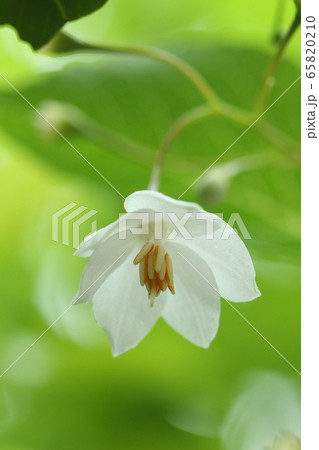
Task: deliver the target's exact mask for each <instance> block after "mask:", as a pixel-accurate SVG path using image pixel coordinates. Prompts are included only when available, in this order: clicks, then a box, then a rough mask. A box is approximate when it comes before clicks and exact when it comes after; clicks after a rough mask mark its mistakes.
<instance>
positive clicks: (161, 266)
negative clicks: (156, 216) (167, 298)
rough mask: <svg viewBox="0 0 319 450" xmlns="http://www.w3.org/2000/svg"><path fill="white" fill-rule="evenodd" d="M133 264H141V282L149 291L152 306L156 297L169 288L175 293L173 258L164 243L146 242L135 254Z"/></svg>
mask: <svg viewBox="0 0 319 450" xmlns="http://www.w3.org/2000/svg"><path fill="white" fill-rule="evenodd" d="M133 264H135V265H137V264H139V270H140V283H141V286H145V287H146V289H147V291H148V297H149V299H150V301H151V306H153V305H154V300H155V297H157V296H158V295H159V294H160V293H161V292H162V291H166V289H167V288H168V289H169V290H170V291H171V293H172V294H175V289H174V281H173V266H172V260H171V258H170V256H169V254H168V253H165V250H164V248H163V247H162V245H160V244H159V245H155V244H153V243H152V242H149V241H148V242H146V243H145V244H144V245H143V247H142V248H141V250H140V251H139V252H138V254H137V255H136V256H135V258H134V261H133Z"/></svg>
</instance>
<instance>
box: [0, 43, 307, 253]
mask: <svg viewBox="0 0 319 450" xmlns="http://www.w3.org/2000/svg"><path fill="white" fill-rule="evenodd" d="M172 52H173V53H176V54H179V55H181V56H182V57H183V58H184V59H185V60H187V61H188V62H190V63H191V64H192V65H194V67H196V68H197V69H198V70H199V71H200V72H201V73H202V74H203V75H204V76H205V78H206V79H207V80H208V81H209V82H210V84H211V85H212V86H213V87H214V89H215V90H216V91H217V93H218V94H219V95H220V96H221V98H223V99H224V100H226V101H228V102H230V103H232V104H234V105H236V106H239V107H242V108H245V109H247V110H249V109H251V108H252V105H253V103H254V99H255V97H256V94H257V92H258V89H259V86H260V80H261V79H262V75H263V71H264V69H265V67H266V66H267V63H268V56H267V55H266V54H264V53H262V52H257V51H255V50H252V49H249V48H233V47H219V46H211V45H203V44H202V45H201V46H197V45H190V44H189V43H184V44H183V45H179V46H178V47H174V48H172ZM93 58H94V59H93ZM225 74H227V77H226V76H225ZM298 75H299V70H298V68H296V67H294V66H293V65H292V64H290V63H287V62H285V61H283V62H282V63H281V64H280V67H279V69H278V74H277V79H276V84H275V86H274V89H273V92H272V94H271V98H270V99H269V104H270V103H271V102H273V101H274V100H276V98H278V97H279V96H280V95H281V94H282V92H283V91H284V90H285V89H287V87H288V86H289V85H290V84H291V83H292V82H293V81H294V80H295V79H296V78H297V77H298ZM23 95H25V97H26V98H27V99H28V100H29V101H30V102H31V103H32V104H33V105H35V107H37V108H41V107H42V105H43V101H46V100H48V99H52V100H54V101H56V102H59V103H61V104H64V103H67V104H71V105H73V106H75V107H76V108H78V109H79V110H80V111H81V112H83V113H84V114H85V115H86V117H88V118H89V119H90V121H94V123H95V124H96V125H97V127H100V128H99V129H100V130H104V131H106V134H107V135H108V136H111V138H112V139H109V138H108V139H106V138H105V139H104V142H103V139H102V138H101V136H102V134H103V132H102V131H101V133H94V132H92V133H91V132H90V133H87V134H86V133H83V131H84V127H79V128H81V130H82V131H81V132H79V130H74V129H68V128H64V125H63V120H62V122H61V121H60V124H58V123H57V122H56V125H57V127H58V129H59V130H60V131H61V132H62V134H64V135H65V136H66V138H67V139H68V140H69V141H70V142H71V143H72V145H74V147H75V148H76V149H77V150H78V151H79V152H80V153H81V154H82V155H83V156H84V157H85V158H86V159H87V160H88V161H90V163H91V164H92V165H93V166H94V167H96V169H97V170H98V171H99V172H100V173H102V174H103V176H104V177H105V178H107V179H108V180H109V181H110V182H111V183H112V184H113V186H115V187H116V188H117V189H118V190H119V192H121V194H122V195H123V196H127V195H129V194H130V193H131V192H133V191H135V190H139V189H145V188H146V187H147V184H148V180H149V176H150V172H151V168H152V162H153V161H154V159H155V154H156V151H157V148H158V146H159V144H160V142H161V141H162V139H163V136H164V135H165V133H166V132H167V131H168V129H169V128H170V127H171V125H172V124H173V123H174V121H175V120H177V118H178V117H180V115H181V114H183V113H184V112H185V111H187V110H189V109H191V108H194V107H196V106H198V105H200V104H202V103H203V99H202V98H201V96H200V95H199V94H198V92H197V91H196V89H194V87H193V86H192V85H191V84H190V83H189V81H188V80H186V79H185V78H184V77H183V76H182V75H181V74H180V73H178V72H176V71H175V70H174V69H172V68H171V67H167V66H165V65H163V64H161V63H159V62H154V61H150V60H146V59H145V58H139V57H132V56H131V57H125V56H112V57H109V56H106V55H101V57H100V58H97V56H96V55H95V56H94V57H92V58H89V59H87V61H86V62H84V63H72V64H70V65H68V66H66V67H64V69H63V70H60V71H56V72H54V73H50V74H49V75H47V76H45V77H43V79H42V80H40V81H38V82H37V83H36V84H34V85H32V86H29V87H28V88H26V89H24V90H23ZM42 112H43V114H44V116H47V113H46V112H44V111H43V110H42ZM299 115H300V112H299V86H298V85H297V84H296V85H295V86H294V87H293V88H292V89H291V90H290V91H289V92H287V94H286V95H285V96H284V97H283V98H282V99H280V100H279V101H278V102H277V103H276V104H275V105H274V106H273V107H272V108H271V109H270V110H269V111H268V112H267V114H266V118H267V120H268V121H269V122H271V123H272V124H273V125H274V126H277V127H278V128H279V129H280V130H281V131H282V132H284V133H285V134H287V135H288V136H290V137H292V138H293V139H295V140H296V141H298V139H299V132H300V130H299ZM41 121H42V122H43V120H42V119H40V118H39V117H38V116H37V115H36V113H35V112H34V111H33V110H32V109H31V108H30V106H29V105H27V104H26V103H25V102H24V101H23V100H21V98H19V97H18V96H17V94H16V93H15V92H12V93H10V94H8V93H7V94H2V95H1V96H0V123H1V124H2V126H3V127H4V129H6V131H7V132H8V133H10V134H11V135H12V136H14V137H15V138H16V139H18V140H19V141H20V142H22V143H23V145H24V146H26V147H27V148H30V150H31V151H33V152H34V153H36V154H37V155H38V156H39V157H40V158H42V159H43V160H44V161H46V162H47V163H48V164H49V165H51V166H53V167H55V168H56V169H58V170H61V171H63V172H65V173H69V174H73V175H75V176H77V177H79V176H82V177H83V178H84V179H88V180H92V181H93V180H94V182H96V183H99V185H100V186H101V187H102V189H104V190H105V189H106V190H108V191H109V192H110V193H112V189H111V188H110V186H108V185H107V184H106V183H105V180H104V179H103V178H101V177H100V176H99V175H98V174H97V173H96V172H95V171H94V170H93V169H92V167H91V166H90V165H89V164H87V162H86V161H85V160H83V159H82V158H81V157H80V156H79V154H77V153H76V151H75V150H74V149H73V148H72V147H71V146H70V145H68V144H67V143H66V142H65V141H64V140H63V139H62V138H61V136H58V135H57V134H56V133H52V132H51V133H50V138H49V139H48V138H47V139H46V136H45V135H44V134H43V133H40V132H39V129H38V128H37V127H36V126H35V124H36V123H39V122H41ZM245 128H247V127H244V126H241V125H238V124H236V123H233V122H231V121H230V120H226V119H224V118H222V117H209V118H207V119H205V120H202V121H199V122H197V123H195V124H193V125H191V126H190V127H189V128H187V129H186V130H184V131H183V132H182V133H181V135H180V136H179V137H178V139H176V141H175V142H174V143H173V146H172V148H171V149H170V151H169V153H168V155H167V159H166V162H165V165H164V174H163V179H162V183H161V186H160V188H161V190H162V191H163V192H164V193H166V194H168V195H171V196H173V197H178V196H179V195H181V193H182V192H183V191H185V189H187V188H188V187H189V186H190V184H191V183H192V182H193V181H194V180H195V179H196V178H197V177H199V176H200V175H201V174H202V173H203V172H204V170H206V168H207V167H209V166H210V165H211V164H212V163H213V162H214V161H215V160H216V159H217V158H218V157H219V156H220V155H221V154H222V153H223V152H224V151H225V150H226V149H227V148H228V147H229V146H230V145H231V144H232V143H233V142H234V141H235V140H236V139H237V138H238V137H239V136H240V135H241V134H242V133H243V131H244V129H245ZM51 131H52V130H51ZM114 133H115V138H116V139H114ZM119 137H121V138H122V139H124V140H125V142H124V144H125V145H122V143H121V140H120V139H119ZM134 145H136V147H134ZM259 154H260V155H265V154H266V155H268V154H274V155H279V157H280V155H281V154H280V153H279V152H278V149H276V148H275V147H273V146H272V145H271V144H269V142H267V141H266V140H265V139H264V138H263V137H261V136H260V135H259V134H258V132H257V130H256V128H255V127H252V128H251V129H250V130H249V131H248V132H247V133H246V134H245V135H244V136H243V137H242V138H241V139H240V140H239V141H238V142H236V144H235V145H234V146H233V147H232V148H231V149H230V150H229V151H227V152H226V153H225V155H223V157H222V158H221V160H220V161H218V164H216V166H215V167H217V166H218V165H220V164H224V163H226V162H227V161H232V162H234V161H236V160H237V159H239V158H241V157H244V156H248V155H256V156H257V157H258V155H259ZM288 186H289V189H288V188H287V187H288ZM198 193H199V183H197V184H196V185H195V186H194V188H192V189H191V190H190V191H188V192H187V193H186V194H185V196H184V199H185V200H191V201H197V202H200V203H201V201H200V199H199V197H198ZM114 196H115V197H116V198H118V194H117V193H116V192H114ZM298 198H299V167H298V165H296V164H295V165H291V162H290V160H289V158H286V157H285V156H283V157H282V160H281V162H280V163H279V164H278V163H277V162H276V160H275V162H274V163H273V164H272V165H270V166H269V165H266V166H265V167H259V168H258V169H257V170H251V171H246V172H244V173H242V174H240V175H238V176H236V177H234V178H232V179H231V180H230V191H229V195H228V196H226V197H225V199H223V200H222V202H220V203H219V204H217V205H216V204H215V205H205V207H206V209H210V210H214V211H215V212H224V213H225V218H226V220H228V218H229V216H230V214H231V213H232V212H240V214H241V215H243V220H244V222H245V225H246V226H247V228H248V229H249V231H250V233H251V234H252V235H253V237H254V239H253V240H252V242H251V243H250V245H254V246H255V247H256V251H258V252H259V253H262V254H265V252H267V256H269V257H272V256H271V255H273V248H271V246H272V245H276V246H277V245H280V246H281V248H282V251H281V253H280V255H282V257H283V259H289V260H290V259H294V258H295V256H294V255H296V250H297V252H298V248H296V247H295V246H294V245H296V242H298V237H299V235H298V233H299V231H298V229H299V223H298V213H299V202H298ZM266 242H267V246H265V243H266ZM290 256H292V258H290Z"/></svg>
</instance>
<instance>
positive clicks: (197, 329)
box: [74, 191, 260, 356]
mask: <svg viewBox="0 0 319 450" xmlns="http://www.w3.org/2000/svg"><path fill="white" fill-rule="evenodd" d="M124 207H125V210H126V211H127V214H126V215H124V216H123V217H122V218H121V219H119V220H117V221H116V222H114V223H112V224H110V225H108V226H107V227H105V228H103V229H101V230H99V231H98V232H96V233H95V234H93V235H91V236H89V237H88V238H86V239H85V240H84V241H83V242H82V244H81V245H80V247H79V249H78V250H77V251H76V252H75V255H78V256H82V257H88V256H89V257H90V258H89V260H88V262H87V264H86V266H85V268H84V271H83V274H82V278H81V282H80V289H79V292H78V293H77V295H76V297H75V299H74V303H84V302H88V301H90V300H91V299H93V310H94V315H95V318H96V320H97V322H98V324H99V326H100V327H102V328H103V329H104V330H105V331H106V333H107V335H108V336H109V338H110V341H111V345H112V353H113V355H114V356H117V355H119V354H120V353H123V352H125V351H126V350H129V349H130V348H133V347H135V346H136V345H137V344H138V343H139V342H140V341H141V339H142V338H143V337H144V336H145V335H146V334H147V333H148V332H149V330H150V329H151V328H152V327H153V325H154V324H155V322H156V321H157V319H158V318H159V317H160V316H162V317H163V318H164V319H165V321H166V322H167V323H168V324H169V325H171V326H172V327H173V328H174V329H175V330H176V331H178V332H179V333H180V334H181V335H182V336H184V337H185V338H186V339H188V340H189V341H191V342H193V343H194V344H196V345H198V346H200V347H204V348H207V347H208V346H209V344H210V342H211V341H212V340H213V339H214V337H215V335H216V333H217V329H218V322H219V315H220V297H221V296H222V297H224V298H226V299H228V300H230V301H234V302H243V301H249V300H253V299H254V298H256V297H258V296H259V295H260V292H259V290H258V288H257V286H256V283H255V271H254V267H253V264H252V261H251V258H250V255H249V253H248V251H247V249H246V246H245V245H244V243H243V242H242V241H241V239H240V238H239V237H238V235H237V234H236V233H235V232H234V230H233V229H232V228H231V227H230V226H229V225H227V224H226V223H225V222H224V221H223V220H221V219H220V218H219V217H218V216H216V215H214V214H211V213H206V212H204V211H203V210H202V209H201V207H200V206H198V205H197V204H195V203H188V202H183V201H179V200H174V199H172V198H170V197H167V196H165V195H163V194H161V193H158V192H154V191H139V192H135V193H134V194H132V195H130V196H129V197H127V198H126V200H125V203H124ZM136 212H143V213H144V215H145V213H147V217H148V218H149V219H148V223H147V225H148V230H147V233H146V234H145V233H144V234H143V233H142V231H143V230H142V228H140V229H136V220H133V219H134V218H135V216H136V214H135V213H136ZM159 213H162V214H159ZM161 215H162V220H161V226H162V234H161V237H160V238H159V233H158V229H159V228H160V227H159V226H158V225H159V223H158V216H161ZM174 218H175V219H174ZM203 218H204V219H205V220H203ZM179 221H180V223H183V224H185V228H184V229H181V230H179V229H178V230H177V231H179V232H177V231H176V224H177V223H178V222H179ZM173 222H174V223H173ZM121 223H122V224H123V223H124V224H125V231H126V230H127V231H128V232H127V236H126V239H121V236H122V235H121V233H123V229H121V226H120V225H121ZM212 227H213V228H214V232H213V239H212V238H211V237H212V236H207V229H210V233H211V231H212ZM134 232H135V233H136V232H139V233H141V234H134ZM136 266H139V267H138V268H137V267H136ZM156 297H157V298H156ZM150 306H151V307H150Z"/></svg>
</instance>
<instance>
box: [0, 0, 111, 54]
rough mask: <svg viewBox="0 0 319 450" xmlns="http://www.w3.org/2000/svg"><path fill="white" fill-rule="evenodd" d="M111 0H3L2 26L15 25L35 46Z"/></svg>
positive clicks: (0, 4) (1, 10)
mask: <svg viewBox="0 0 319 450" xmlns="http://www.w3.org/2000/svg"><path fill="white" fill-rule="evenodd" d="M106 2H107V0H91V1H89V2H88V1H86V0H46V1H43V0H2V1H1V3H0V25H3V24H6V25H12V26H14V27H15V28H16V29H17V30H18V32H19V35H20V37H21V39H23V40H25V41H28V42H29V43H30V44H31V45H32V46H33V47H34V48H35V49H38V48H40V47H42V46H43V45H44V44H46V43H47V42H48V41H49V40H50V39H51V38H52V36H53V35H54V34H55V33H56V32H57V31H58V30H59V29H60V28H62V27H63V25H64V24H65V23H66V22H68V21H70V20H75V19H79V18H80V17H82V16H85V15H87V14H90V13H92V12H93V11H95V10H97V9H99V8H100V7H101V6H103V5H104V4H105V3H106Z"/></svg>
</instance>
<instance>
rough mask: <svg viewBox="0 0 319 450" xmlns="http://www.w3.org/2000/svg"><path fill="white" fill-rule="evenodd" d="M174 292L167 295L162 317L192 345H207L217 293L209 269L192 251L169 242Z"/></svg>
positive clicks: (216, 319)
mask: <svg viewBox="0 0 319 450" xmlns="http://www.w3.org/2000/svg"><path fill="white" fill-rule="evenodd" d="M167 251H168V252H169V253H170V255H171V257H172V260H173V270H174V278H175V295H168V298H167V301H166V305H165V309H164V311H163V317H164V319H165V320H166V322H167V323H168V324H169V325H171V327H173V328H174V329H175V330H176V331H178V332H179V333H180V334H181V335H182V336H184V337H185V338H186V339H188V340H189V341H191V342H193V343H194V344H196V345H198V346H200V347H204V348H207V347H208V346H209V344H210V343H211V341H212V340H213V339H214V337H215V336H216V333H217V330H218V323H219V316H220V296H219V294H218V292H217V290H216V282H215V279H214V276H213V273H212V271H211V270H210V269H209V267H208V265H207V264H206V263H205V261H203V260H202V259H201V258H200V257H199V256H198V255H197V254H196V253H195V252H194V251H192V250H191V249H190V248H187V247H184V246H182V245H179V244H176V243H172V244H170V245H169V246H167Z"/></svg>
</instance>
